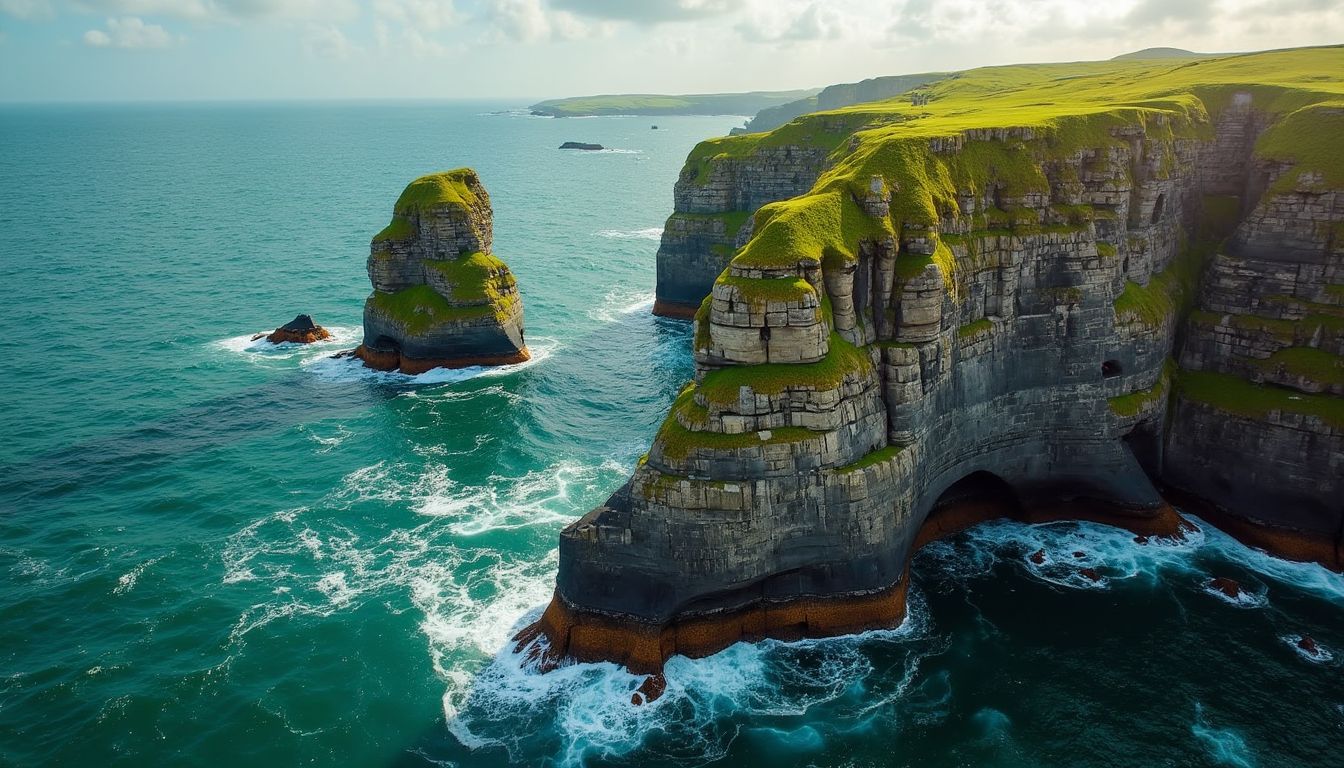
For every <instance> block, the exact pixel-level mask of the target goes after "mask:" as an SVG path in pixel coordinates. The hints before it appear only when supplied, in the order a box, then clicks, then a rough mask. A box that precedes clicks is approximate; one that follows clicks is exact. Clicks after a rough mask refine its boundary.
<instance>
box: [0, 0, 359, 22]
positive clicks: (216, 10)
mask: <svg viewBox="0 0 1344 768" xmlns="http://www.w3.org/2000/svg"><path fill="white" fill-rule="evenodd" d="M9 1H10V0H0V2H9ZM17 1H18V2H23V0H17ZM29 1H31V0H29ZM70 5H71V6H72V7H73V8H75V9H76V10H82V11H89V12H94V13H106V14H114V15H131V16H137V17H141V16H164V17H168V18H174V19H185V20H190V21H245V20H248V19H289V20H295V21H305V20H313V21H318V22H325V23H330V22H332V21H335V20H348V19H352V18H354V17H356V16H358V15H359V5H358V4H357V3H356V2H355V0H70Z"/></svg>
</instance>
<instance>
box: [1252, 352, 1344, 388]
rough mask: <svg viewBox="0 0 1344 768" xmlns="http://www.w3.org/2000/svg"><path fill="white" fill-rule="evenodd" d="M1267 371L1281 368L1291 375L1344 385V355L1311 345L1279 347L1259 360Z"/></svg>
mask: <svg viewBox="0 0 1344 768" xmlns="http://www.w3.org/2000/svg"><path fill="white" fill-rule="evenodd" d="M1260 367H1261V368H1262V369H1264V370H1267V371H1274V370H1280V369H1282V370H1283V371H1284V372H1286V373H1288V374H1289V375H1291V376H1301V377H1303V378H1306V379H1309V380H1311V381H1315V382H1318V383H1320V384H1326V385H1344V357H1340V356H1339V355H1336V354H1333V353H1330V352H1327V351H1325V350H1323V349H1313V348H1311V347H1288V348H1286V349H1280V350H1279V351H1277V352H1275V353H1274V354H1272V355H1270V356H1269V357H1268V358H1267V359H1265V360H1261V361H1260Z"/></svg>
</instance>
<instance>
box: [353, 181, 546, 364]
mask: <svg viewBox="0 0 1344 768" xmlns="http://www.w3.org/2000/svg"><path fill="white" fill-rule="evenodd" d="M492 219H493V213H492V211H491V208H490V196H489V195H488V194H487V193H486V191H485V187H483V186H481V182H480V179H479V178H478V177H477V176H476V172H475V171H473V170H471V169H470V168H459V169H457V170H455V171H447V172H444V173H436V174H431V175H429V176H424V177H421V178H419V179H416V180H415V181H413V182H411V183H410V185H409V186H407V187H406V190H405V191H404V192H402V193H401V197H400V198H398V199H397V204H396V206H395V208H394V209H393V213H392V223H391V224H389V225H387V227H386V228H385V229H383V231H382V232H379V233H378V234H377V235H375V236H374V238H373V243H372V244H371V245H370V248H369V261H368V269H369V280H370V281H371V282H372V283H373V293H372V294H371V295H370V296H369V298H368V301H367V302H365V304H364V343H363V344H361V345H360V346H359V348H358V349H356V350H355V356H357V357H359V358H360V359H362V360H363V361H364V363H365V365H368V366H369V367H370V368H377V369H379V370H400V371H401V372H403V373H411V374H415V373H423V372H425V371H428V370H430V369H432V368H464V367H467V366H473V365H506V364H510V363H520V362H523V361H524V360H527V359H528V357H529V354H528V351H527V345H526V344H525V343H524V340H523V302H522V298H521V297H520V296H519V294H518V284H517V281H516V280H515V279H514V277H513V273H511V272H510V271H509V268H508V266H507V265H505V264H504V262H503V261H500V260H499V259H498V258H497V257H495V255H494V254H493V253H491V239H492V238H493V234H494V232H493V221H492Z"/></svg>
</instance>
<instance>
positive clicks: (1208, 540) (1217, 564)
mask: <svg viewBox="0 0 1344 768" xmlns="http://www.w3.org/2000/svg"><path fill="white" fill-rule="evenodd" d="M1187 517H1188V519H1190V520H1191V521H1192V522H1193V523H1194V524H1195V525H1196V526H1197V527H1198V530H1194V531H1187V532H1186V534H1185V537H1184V538H1183V539H1180V540H1175V541H1173V540H1170V539H1164V538H1159V537H1154V538H1150V539H1148V541H1147V543H1145V544H1140V543H1138V542H1136V541H1135V540H1134V535H1133V534H1131V533H1129V532H1128V531H1125V530H1122V529H1119V528H1113V527H1110V526H1106V525H1100V524H1097V523H1045V524H1039V525H1024V524H1021V523H1014V522H1010V521H997V522H991V523H984V524H982V525H978V526H976V527H974V528H971V529H970V530H969V531H967V532H966V533H965V534H964V535H962V536H960V537H958V538H956V539H950V540H944V541H939V542H934V543H933V544H930V545H929V546H927V547H925V548H924V550H922V551H921V552H920V555H919V557H920V558H921V559H924V558H928V559H929V561H931V562H932V563H933V564H934V565H935V566H936V567H938V568H940V569H941V570H943V571H945V572H947V573H949V574H952V575H955V576H957V577H959V578H969V577H974V576H978V575H981V574H984V573H987V572H988V571H989V569H990V568H992V567H993V566H994V564H995V562H997V561H998V559H1000V558H1003V559H1010V560H1012V561H1014V562H1018V563H1020V564H1021V565H1022V567H1023V570H1024V571H1025V572H1026V573H1027V574H1028V575H1029V576H1031V577H1032V578H1036V579H1040V580H1042V581H1046V582H1049V583H1052V584H1056V585H1058V586H1062V587H1068V588H1074V589H1108V588H1109V587H1110V586H1112V585H1113V584H1114V583H1115V582H1117V581H1124V580H1127V579H1136V578H1141V579H1147V580H1150V581H1151V580H1156V579H1158V578H1161V577H1162V576H1163V575H1164V574H1166V575H1176V576H1184V577H1186V578H1195V579H1198V580H1199V583H1200V585H1201V586H1204V585H1207V584H1208V582H1209V580H1210V579H1211V578H1212V577H1214V576H1217V575H1221V572H1222V570H1223V569H1225V568H1226V567H1227V566H1228V565H1230V564H1231V565H1235V567H1238V568H1245V569H1249V570H1250V571H1253V572H1254V573H1255V574H1256V575H1257V576H1258V577H1260V578H1262V579H1264V580H1266V581H1267V582H1269V584H1268V585H1248V586H1250V587H1251V588H1250V589H1248V590H1247V591H1246V593H1245V594H1244V595H1243V596H1241V597H1239V598H1237V599H1236V600H1235V601H1233V600H1232V599H1231V598H1228V597H1226V596H1225V595H1222V594H1221V593H1217V590H1208V591H1209V593H1210V594H1215V593H1217V595H1216V596H1218V597H1219V598H1220V599H1223V600H1227V601H1230V602H1233V603H1234V604H1236V605H1239V606H1241V607H1249V608H1257V607H1263V606H1265V605H1267V604H1268V602H1269V594H1270V593H1271V592H1272V584H1273V583H1279V584H1282V585H1286V586H1291V587H1293V588H1296V589H1300V590H1302V591H1305V592H1309V593H1311V594H1314V595H1317V596H1319V597H1322V598H1325V599H1327V600H1330V601H1331V602H1335V603H1341V604H1344V575H1341V574H1338V573H1334V572H1332V571H1329V570H1327V569H1325V568H1322V567H1321V566H1319V565H1315V564H1312V563H1298V562H1292V561H1288V560H1281V559H1279V558H1276V557H1273V556H1271V555H1268V554H1266V553H1264V552H1261V551H1260V550H1257V549H1251V548H1249V547H1247V546H1245V545H1244V544H1241V543H1240V542H1238V541H1237V540H1236V539H1233V538H1232V537H1231V536H1228V535H1227V534H1225V533H1222V532H1221V531H1219V530H1218V529H1216V528H1214V527H1213V526H1210V525H1208V524H1206V523H1204V522H1203V521H1201V520H1199V519H1198V518H1197V517H1193V516H1187ZM1037 553H1040V559H1041V562H1040V563H1036V562H1034V559H1033V556H1034V555H1036V554H1037ZM1075 553H1082V556H1081V557H1078V556H1075ZM1085 568H1090V569H1092V570H1093V571H1095V572H1096V574H1097V575H1098V576H1100V577H1101V578H1100V580H1099V581H1093V580H1092V579H1090V578H1088V577H1086V576H1084V575H1083V573H1082V571H1083V569H1085Z"/></svg>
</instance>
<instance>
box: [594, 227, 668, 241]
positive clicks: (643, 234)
mask: <svg viewBox="0 0 1344 768" xmlns="http://www.w3.org/2000/svg"><path fill="white" fill-rule="evenodd" d="M597 236H598V237H605V238H607V239H609V240H654V241H657V240H661V239H662V237H663V228H662V227H645V228H644V229H603V230H600V231H599V232H598V233H597Z"/></svg>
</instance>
